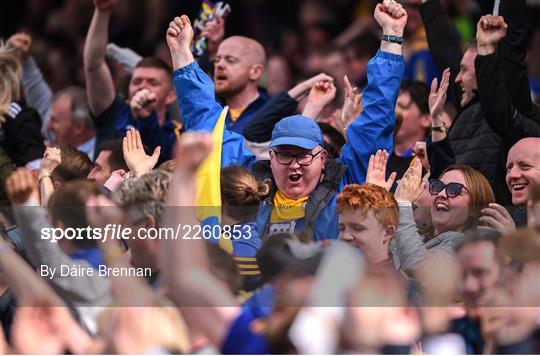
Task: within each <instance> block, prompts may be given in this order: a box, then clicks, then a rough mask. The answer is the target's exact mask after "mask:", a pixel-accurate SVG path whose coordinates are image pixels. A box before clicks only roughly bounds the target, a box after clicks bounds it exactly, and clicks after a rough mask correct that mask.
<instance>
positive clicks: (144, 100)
mask: <svg viewBox="0 0 540 356" xmlns="http://www.w3.org/2000/svg"><path fill="white" fill-rule="evenodd" d="M129 106H130V107H131V113H132V114H133V116H135V117H136V118H139V119H145V118H147V117H149V116H150V115H152V113H153V112H154V111H155V110H156V106H157V96H156V94H155V93H153V92H151V91H150V90H148V89H141V90H139V91H138V92H136V93H135V95H133V97H132V98H131V100H130V102H129Z"/></svg>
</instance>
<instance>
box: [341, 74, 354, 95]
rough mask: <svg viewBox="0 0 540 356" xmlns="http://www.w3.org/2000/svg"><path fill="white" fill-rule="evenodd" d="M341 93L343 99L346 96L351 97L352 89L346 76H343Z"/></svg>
mask: <svg viewBox="0 0 540 356" xmlns="http://www.w3.org/2000/svg"><path fill="white" fill-rule="evenodd" d="M343 91H344V92H345V97H347V96H348V95H352V91H353V89H352V86H351V82H349V78H348V77H347V75H344V76H343Z"/></svg>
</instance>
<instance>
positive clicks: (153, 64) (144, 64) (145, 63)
mask: <svg viewBox="0 0 540 356" xmlns="http://www.w3.org/2000/svg"><path fill="white" fill-rule="evenodd" d="M135 68H156V69H161V70H163V71H164V72H166V73H167V75H168V76H169V77H170V78H171V81H172V68H171V67H170V66H169V65H168V64H167V63H166V62H165V61H163V60H161V59H159V58H157V57H144V58H143V59H141V60H140V61H139V62H138V63H137V65H136V66H135Z"/></svg>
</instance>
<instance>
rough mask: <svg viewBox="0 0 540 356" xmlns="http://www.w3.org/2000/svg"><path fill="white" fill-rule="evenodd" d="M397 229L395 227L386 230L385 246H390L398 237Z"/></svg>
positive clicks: (388, 227)
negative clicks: (395, 237) (392, 240)
mask: <svg viewBox="0 0 540 356" xmlns="http://www.w3.org/2000/svg"><path fill="white" fill-rule="evenodd" d="M396 232H397V229H396V227H395V226H394V225H390V226H387V227H386V229H384V236H383V244H385V245H386V244H389V243H390V240H391V239H392V238H393V237H394V236H396Z"/></svg>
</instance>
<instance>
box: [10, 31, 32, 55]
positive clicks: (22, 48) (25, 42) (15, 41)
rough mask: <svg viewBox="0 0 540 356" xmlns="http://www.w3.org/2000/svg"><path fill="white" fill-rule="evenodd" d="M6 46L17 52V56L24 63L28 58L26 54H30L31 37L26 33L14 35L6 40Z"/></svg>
mask: <svg viewBox="0 0 540 356" xmlns="http://www.w3.org/2000/svg"><path fill="white" fill-rule="evenodd" d="M8 44H9V45H10V46H12V47H15V48H16V49H17V50H18V51H19V55H20V56H21V59H22V60H23V61H24V60H26V58H28V54H29V53H30V46H31V45H32V37H31V36H30V35H29V34H27V33H22V32H20V33H16V34H14V35H13V36H11V37H10V38H9V39H8Z"/></svg>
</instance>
